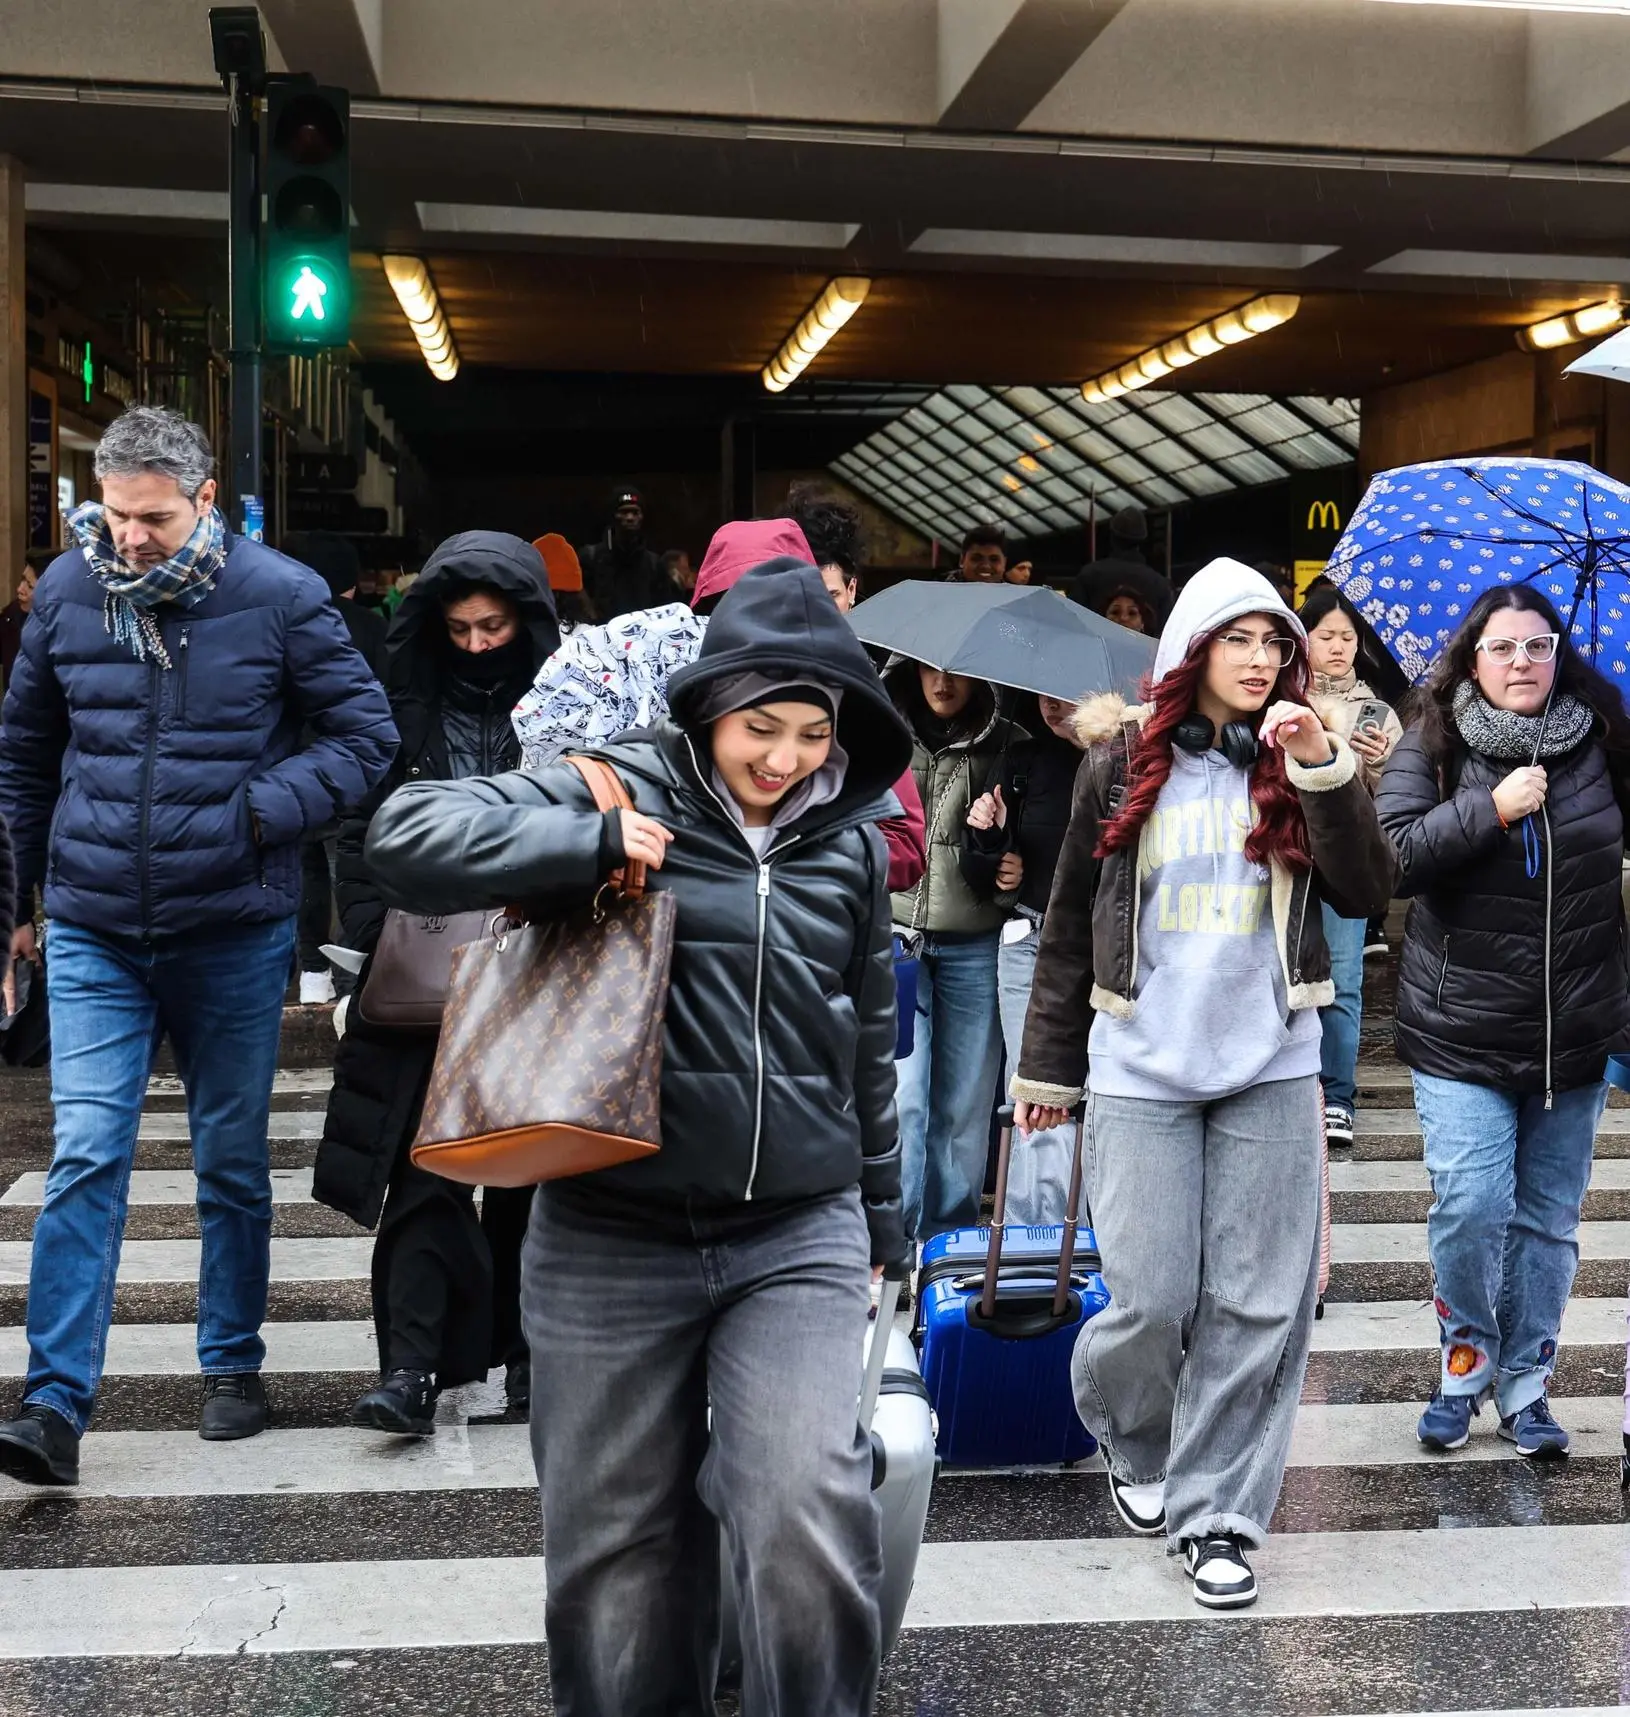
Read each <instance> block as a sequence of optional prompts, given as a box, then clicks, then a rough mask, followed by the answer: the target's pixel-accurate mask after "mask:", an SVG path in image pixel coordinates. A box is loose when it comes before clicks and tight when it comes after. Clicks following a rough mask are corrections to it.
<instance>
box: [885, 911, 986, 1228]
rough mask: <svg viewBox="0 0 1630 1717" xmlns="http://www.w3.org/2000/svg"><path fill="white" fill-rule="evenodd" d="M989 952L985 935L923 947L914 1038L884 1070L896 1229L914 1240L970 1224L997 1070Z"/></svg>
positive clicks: (936, 939) (975, 1216) (981, 1181)
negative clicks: (895, 1169)
mask: <svg viewBox="0 0 1630 1717" xmlns="http://www.w3.org/2000/svg"><path fill="white" fill-rule="evenodd" d="M996 946H997V937H996V932H995V931H994V930H993V931H991V932H990V933H989V935H978V936H936V935H930V936H929V937H928V938H927V939H926V941H925V942H924V943H923V955H922V966H921V968H920V970H919V971H918V973H917V1037H916V1042H915V1044H914V1045H913V1047H912V1051H911V1054H910V1055H908V1056H907V1057H906V1058H905V1060H903V1061H897V1062H895V1064H894V1065H895V1070H896V1072H897V1073H898V1075H899V1091H898V1095H897V1098H896V1101H897V1102H898V1104H899V1111H900V1150H901V1159H902V1166H901V1179H902V1182H903V1186H902V1191H903V1193H904V1197H905V1219H906V1232H907V1233H908V1234H912V1233H915V1234H916V1236H917V1238H918V1239H919V1240H928V1239H931V1238H932V1237H933V1236H934V1235H936V1234H942V1233H944V1232H945V1230H946V1229H948V1228H972V1227H974V1226H975V1225H976V1224H977V1223H978V1221H979V1198H980V1194H981V1193H982V1192H983V1191H984V1188H985V1157H986V1155H987V1152H988V1150H989V1144H990V1117H991V1108H992V1106H993V1104H994V1103H995V1101H996V1081H997V1080H998V1079H999V1078H1000V1077H1001V1073H1002V1026H1001V1020H1000V1018H999V1017H998V1014H997V1011H996Z"/></svg>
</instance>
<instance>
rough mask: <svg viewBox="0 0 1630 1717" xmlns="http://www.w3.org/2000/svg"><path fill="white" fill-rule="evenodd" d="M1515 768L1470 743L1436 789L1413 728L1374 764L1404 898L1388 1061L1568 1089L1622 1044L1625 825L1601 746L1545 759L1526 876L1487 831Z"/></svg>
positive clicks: (1439, 1072) (1513, 852) (1626, 1028)
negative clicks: (1535, 850) (1540, 813)
mask: <svg viewBox="0 0 1630 1717" xmlns="http://www.w3.org/2000/svg"><path fill="white" fill-rule="evenodd" d="M1514 767H1515V765H1513V764H1512V763H1509V762H1499V761H1495V760H1492V759H1490V758H1486V757H1480V756H1478V755H1476V754H1475V753H1469V754H1467V755H1466V756H1465V757H1464V760H1463V762H1462V764H1461V767H1460V768H1459V770H1458V772H1457V771H1455V770H1454V769H1453V768H1452V767H1451V769H1450V770H1449V772H1448V782H1449V783H1452V784H1453V791H1452V792H1451V793H1450V794H1449V796H1448V798H1447V799H1445V798H1443V796H1442V794H1441V792H1440V785H1439V775H1438V769H1437V767H1436V765H1435V763H1434V762H1433V761H1432V760H1431V759H1430V758H1429V757H1428V756H1427V755H1426V752H1425V750H1424V749H1423V747H1422V745H1421V738H1420V734H1419V732H1418V731H1411V732H1409V733H1406V734H1405V735H1404V738H1403V740H1402V742H1401V743H1400V745H1399V746H1398V749H1397V750H1396V751H1395V752H1394V753H1393V755H1392V758H1391V760H1390V761H1389V762H1388V764H1387V769H1386V773H1385V775H1384V776H1383V777H1382V780H1381V788H1380V791H1379V793H1378V794H1377V795H1376V811H1377V812H1378V814H1379V815H1380V818H1381V823H1382V826H1383V827H1384V828H1385V829H1386V831H1387V833H1388V834H1389V835H1390V836H1391V837H1392V840H1393V843H1394V845H1395V846H1396V847H1397V849H1398V857H1399V860H1400V863H1401V866H1402V872H1401V875H1402V880H1401V882H1400V884H1399V888H1398V892H1399V893H1400V894H1403V895H1412V896H1413V897H1414V904H1413V905H1412V906H1411V907H1410V911H1409V924H1408V928H1407V929H1406V931H1405V933H1404V951H1403V960H1402V964H1401V967H1400V971H1399V979H1398V1015H1397V1047H1398V1057H1399V1059H1400V1060H1401V1061H1403V1062H1404V1063H1406V1065H1408V1066H1410V1067H1413V1068H1414V1069H1416V1071H1417V1072H1421V1073H1428V1074H1434V1075H1436V1076H1437V1077H1439V1078H1442V1079H1460V1080H1465V1081H1467V1082H1469V1083H1471V1084H1474V1085H1495V1086H1499V1087H1502V1088H1503V1089H1505V1090H1508V1091H1520V1092H1525V1093H1538V1092H1543V1091H1567V1090H1571V1089H1573V1088H1574V1087H1576V1086H1580V1085H1588V1084H1592V1083H1594V1082H1595V1081H1596V1080H1598V1079H1600V1078H1601V1077H1602V1073H1603V1069H1604V1067H1605V1065H1606V1061H1607V1057H1608V1056H1609V1055H1613V1054H1619V1053H1621V1052H1623V1051H1624V1050H1626V1049H1627V1048H1630V980H1627V976H1626V968H1625V925H1624V908H1623V904H1622V898H1621V894H1620V878H1621V870H1622V865H1623V858H1624V819H1623V817H1622V816H1621V814H1620V810H1619V805H1618V803H1617V801H1616V799H1615V798H1614V794H1613V783H1612V780H1611V778H1610V777H1609V774H1608V769H1607V758H1606V754H1605V753H1604V752H1603V749H1602V746H1601V744H1600V742H1599V740H1597V739H1596V738H1594V737H1593V738H1591V739H1588V740H1586V741H1585V743H1584V744H1583V745H1581V746H1580V747H1578V749H1577V750H1575V751H1572V752H1569V753H1568V754H1567V755H1566V756H1565V757H1558V758H1554V759H1552V760H1551V761H1550V762H1548V763H1547V764H1546V765H1545V768H1546V772H1547V775H1548V778H1549V790H1548V792H1547V795H1546V803H1545V815H1544V817H1543V819H1536V822H1537V823H1538V825H1539V828H1538V832H1539V834H1540V835H1541V837H1542V851H1541V855H1540V858H1541V862H1540V865H1539V874H1538V875H1537V876H1533V877H1530V876H1529V875H1528V874H1527V868H1526V864H1525V860H1524V854H1523V832H1522V828H1521V826H1520V825H1518V826H1514V827H1512V828H1510V829H1503V828H1501V827H1500V819H1499V816H1498V815H1497V814H1496V812H1495V809H1494V798H1493V789H1494V788H1495V787H1497V786H1498V785H1499V784H1500V782H1501V781H1503V780H1504V779H1505V777H1506V776H1507V775H1509V774H1510V773H1511V770H1512V769H1513V768H1514ZM1457 776H1458V778H1457ZM1446 784H1447V783H1446ZM1547 825H1548V827H1547Z"/></svg>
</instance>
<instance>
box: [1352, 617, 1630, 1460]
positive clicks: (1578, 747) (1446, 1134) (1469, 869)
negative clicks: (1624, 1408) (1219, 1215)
mask: <svg viewBox="0 0 1630 1717" xmlns="http://www.w3.org/2000/svg"><path fill="white" fill-rule="evenodd" d="M1562 633H1563V626H1562V622H1561V620H1560V618H1559V617H1558V615H1557V613H1556V610H1555V609H1554V608H1552V606H1551V605H1550V603H1549V602H1547V601H1546V600H1545V598H1544V597H1543V596H1541V595H1540V594H1539V593H1538V592H1537V591H1535V590H1533V589H1532V588H1530V587H1528V586H1526V585H1513V586H1510V587H1508V588H1505V589H1498V590H1492V591H1490V592H1488V593H1487V594H1486V595H1484V596H1483V597H1481V598H1479V600H1478V601H1477V602H1476V603H1475V604H1474V605H1473V607H1472V610H1471V612H1470V614H1468V615H1467V617H1466V621H1465V624H1464V625H1463V626H1462V627H1461V628H1460V630H1459V632H1457V633H1456V634H1455V636H1454V638H1453V639H1452V640H1451V641H1450V643H1449V646H1448V648H1447V649H1446V650H1445V651H1444V653H1443V655H1442V657H1441V658H1440V659H1439V661H1438V662H1437V664H1436V666H1435V667H1434V668H1433V670H1432V674H1431V677H1430V678H1429V680H1428V681H1427V684H1426V687H1425V695H1424V696H1423V698H1422V700H1421V707H1420V711H1419V715H1418V719H1417V720H1416V722H1415V724H1414V725H1413V726H1412V727H1411V728H1410V730H1409V731H1408V732H1407V733H1406V734H1405V735H1404V738H1403V741H1402V743H1401V744H1400V745H1399V747H1398V749H1397V751H1396V752H1395V753H1394V754H1393V757H1392V761H1391V762H1390V763H1389V764H1388V765H1387V771H1386V774H1385V776H1384V778H1383V780H1382V783H1381V790H1380V793H1379V795H1378V796H1377V800H1376V810H1377V812H1378V813H1379V815H1380V818H1381V823H1382V826H1383V827H1384V828H1385V829H1386V831H1387V833H1388V834H1389V835H1390V836H1391V837H1392V839H1393V841H1394V843H1395V844H1396V846H1397V849H1398V856H1399V860H1400V862H1401V866H1402V880H1401V882H1400V884H1399V888H1398V892H1399V893H1400V894H1402V895H1406V896H1412V897H1413V901H1414V904H1413V905H1412V906H1411V908H1410V914H1409V924H1408V928H1407V929H1406V931H1405V933H1404V952H1403V960H1402V965H1401V968H1400V973H1399V983H1398V1013H1397V1046H1398V1056H1399V1059H1400V1060H1402V1061H1403V1062H1404V1063H1406V1065H1408V1067H1409V1068H1410V1069H1411V1070H1412V1072H1413V1074H1414V1080H1415V1104H1416V1107H1417V1108H1418V1109H1419V1111H1420V1117H1421V1128H1422V1131H1423V1133H1424V1134H1425V1140H1426V1166H1427V1169H1428V1171H1429V1172H1430V1174H1431V1177H1432V1193H1433V1201H1434V1202H1433V1204H1432V1208H1431V1213H1430V1215H1429V1216H1428V1218H1427V1241H1428V1245H1429V1248H1430V1251H1431V1258H1432V1269H1433V1273H1434V1275H1435V1276H1436V1280H1437V1286H1436V1293H1435V1309H1436V1311H1437V1316H1438V1325H1439V1337H1440V1345H1441V1369H1440V1375H1439V1381H1438V1388H1437V1391H1436V1393H1434V1395H1433V1397H1432V1399H1431V1401H1430V1402H1429V1403H1428V1405H1427V1408H1426V1411H1425V1412H1424V1413H1423V1414H1422V1416H1421V1421H1420V1425H1419V1428H1418V1430H1417V1436H1418V1438H1419V1440H1420V1442H1421V1443H1422V1444H1423V1445H1424V1446H1425V1447H1426V1448H1428V1449H1433V1450H1437V1451H1440V1452H1446V1451H1448V1450H1451V1449H1458V1448H1461V1447H1463V1446H1464V1444H1465V1443H1466V1441H1467V1439H1468V1437H1469V1435H1470V1430H1471V1421H1472V1418H1473V1416H1474V1415H1475V1414H1476V1413H1477V1412H1478V1410H1479V1407H1480V1406H1481V1404H1482V1403H1483V1402H1484V1401H1486V1400H1488V1399H1489V1398H1490V1397H1492V1398H1493V1400H1494V1404H1495V1408H1496V1410H1497V1412H1498V1413H1499V1416H1500V1425H1499V1434H1500V1435H1501V1436H1502V1437H1504V1438H1505V1439H1506V1440H1507V1441H1509V1442H1511V1443H1513V1444H1514V1445H1515V1447H1516V1451H1517V1453H1518V1454H1519V1455H1527V1456H1541V1457H1546V1456H1550V1457H1554V1456H1559V1455H1564V1454H1566V1453H1567V1450H1568V1434H1567V1432H1566V1431H1564V1430H1563V1429H1562V1427H1561V1426H1560V1425H1558V1424H1557V1422H1556V1421H1555V1419H1553V1418H1552V1417H1551V1410H1550V1406H1549V1402H1548V1399H1547V1395H1548V1389H1549V1385H1550V1379H1551V1374H1552V1372H1553V1371H1554V1369H1555V1367H1556V1350H1557V1342H1558V1340H1559V1339H1560V1335H1561V1326H1562V1313H1563V1308H1564V1307H1565V1306H1566V1304H1567V1300H1568V1293H1569V1290H1570V1289H1571V1288H1572V1286H1573V1278H1574V1272H1575V1270H1576V1268H1577V1266H1578V1262H1579V1245H1578V1232H1579V1212H1580V1207H1581V1205H1582V1204H1583V1202H1584V1197H1585V1189H1586V1186H1587V1185H1588V1183H1589V1181H1590V1166H1591V1152H1592V1147H1593V1144H1594V1140H1595V1133H1596V1123H1597V1120H1598V1118H1599V1117H1600V1115H1601V1112H1602V1106H1603V1103H1604V1101H1605V1097H1606V1088H1605V1087H1604V1085H1603V1084H1602V1075H1603V1073H1604V1071H1605V1069H1606V1063H1607V1058H1608V1056H1609V1055H1614V1054H1620V1053H1622V1052H1623V1051H1624V1050H1625V1049H1626V1047H1627V1046H1630V980H1627V977H1626V970H1625V927H1624V910H1623V906H1622V904H1621V900H1620V869H1621V865H1622V861H1623V855H1624V828H1625V822H1624V815H1623V807H1625V806H1626V805H1630V719H1627V717H1626V714H1625V708H1624V704H1623V701H1622V700H1621V698H1620V696H1619V693H1618V691H1617V690H1616V689H1615V688H1614V687H1613V686H1612V685H1611V684H1610V683H1609V682H1608V681H1607V680H1605V679H1603V678H1602V676H1601V675H1600V674H1598V673H1596V672H1595V671H1594V670H1593V669H1592V668H1590V667H1589V666H1588V665H1587V664H1586V663H1585V662H1584V661H1582V660H1581V659H1580V657H1579V656H1578V654H1577V653H1576V652H1575V651H1574V649H1573V647H1572V645H1571V644H1570V643H1569V642H1568V641H1567V640H1566V639H1565V638H1564V637H1563V636H1562Z"/></svg>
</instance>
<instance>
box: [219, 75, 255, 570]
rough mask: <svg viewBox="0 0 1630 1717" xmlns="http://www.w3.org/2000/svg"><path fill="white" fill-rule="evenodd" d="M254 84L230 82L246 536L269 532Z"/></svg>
mask: <svg viewBox="0 0 1630 1717" xmlns="http://www.w3.org/2000/svg"><path fill="white" fill-rule="evenodd" d="M256 93H257V92H256V91H255V89H254V88H253V86H252V80H250V79H248V78H245V77H243V76H242V75H234V76H232V77H230V78H229V79H228V80H227V99H228V103H229V106H230V110H231V139H230V148H231V181H230V191H229V198H230V201H229V206H228V225H227V247H228V249H227V263H228V268H229V271H230V274H231V305H232V327H231V342H230V347H229V350H228V357H229V359H230V361H231V366H232V469H231V482H230V484H229V486H228V487H229V497H230V498H229V507H230V512H229V515H228V516H229V518H230V519H231V521H232V523H233V524H234V525H235V526H237V528H238V529H240V530H241V531H243V533H244V534H245V535H252V536H259V535H260V533H261V530H262V528H263V522H264V507H263V502H262V499H261V490H260V477H261V445H260V435H261V429H260V384H261V374H260V343H261V305H260V124H259V121H258V119H257V118H256V113H255V97H256Z"/></svg>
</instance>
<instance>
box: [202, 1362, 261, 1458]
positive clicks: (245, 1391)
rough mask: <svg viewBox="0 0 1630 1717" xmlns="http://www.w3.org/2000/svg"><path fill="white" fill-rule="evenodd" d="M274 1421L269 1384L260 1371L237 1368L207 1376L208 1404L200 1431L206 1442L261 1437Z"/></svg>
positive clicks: (206, 1400) (205, 1383)
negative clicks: (268, 1392) (267, 1387)
mask: <svg viewBox="0 0 1630 1717" xmlns="http://www.w3.org/2000/svg"><path fill="white" fill-rule="evenodd" d="M270 1423H271V1411H270V1409H269V1408H268V1407H267V1405H266V1386H265V1384H263V1383H262V1382H261V1380H260V1373H259V1372H258V1371H234V1372H229V1373H228V1374H227V1375H225V1376H223V1377H206V1378H205V1379H204V1405H203V1409H202V1411H201V1412H200V1413H199V1415H198V1435H199V1436H200V1437H202V1438H203V1439H204V1441H205V1442H206V1443H235V1442H236V1441H237V1440H238V1439H239V1438H240V1437H258V1436H259V1435H260V1433H261V1432H262V1431H264V1430H265V1429H266V1427H267V1425H268V1424H270Z"/></svg>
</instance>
